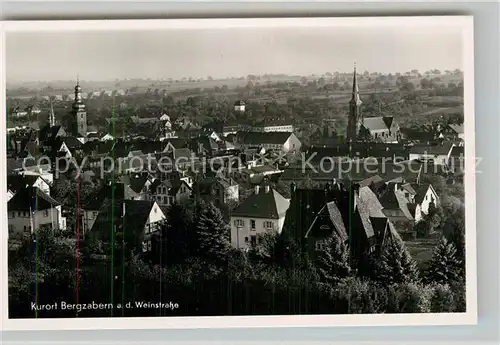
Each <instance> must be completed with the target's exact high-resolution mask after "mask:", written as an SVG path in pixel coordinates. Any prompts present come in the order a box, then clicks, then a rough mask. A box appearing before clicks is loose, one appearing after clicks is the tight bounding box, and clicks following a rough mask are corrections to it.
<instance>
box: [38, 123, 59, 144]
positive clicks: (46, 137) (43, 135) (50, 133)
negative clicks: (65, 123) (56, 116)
mask: <svg viewBox="0 0 500 345" xmlns="http://www.w3.org/2000/svg"><path fill="white" fill-rule="evenodd" d="M59 131H61V134H63V135H64V134H65V131H64V129H63V128H62V126H60V125H57V126H53V127H51V126H50V125H46V126H44V127H43V128H42V129H41V130H40V140H42V141H52V140H54V139H55V138H56V136H57V133H59Z"/></svg>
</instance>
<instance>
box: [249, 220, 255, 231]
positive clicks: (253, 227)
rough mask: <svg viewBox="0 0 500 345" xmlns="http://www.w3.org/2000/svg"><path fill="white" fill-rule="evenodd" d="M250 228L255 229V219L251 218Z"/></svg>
mask: <svg viewBox="0 0 500 345" xmlns="http://www.w3.org/2000/svg"><path fill="white" fill-rule="evenodd" d="M250 229H252V230H255V220H254V219H251V220H250Z"/></svg>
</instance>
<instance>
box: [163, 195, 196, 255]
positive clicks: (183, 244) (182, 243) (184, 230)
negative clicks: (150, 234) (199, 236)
mask: <svg viewBox="0 0 500 345" xmlns="http://www.w3.org/2000/svg"><path fill="white" fill-rule="evenodd" d="M165 230H166V234H164V236H163V238H165V239H166V240H165V242H166V243H165V244H166V246H164V249H165V250H164V252H166V258H167V260H168V262H169V263H181V262H184V260H186V259H187V258H188V257H190V256H191V253H192V250H193V245H194V243H193V242H194V236H195V235H196V234H195V233H194V231H193V226H192V219H191V217H190V214H188V212H187V210H186V208H185V207H183V206H182V205H179V204H177V203H174V204H173V205H171V206H170V207H169V209H168V211H167V226H166V227H165Z"/></svg>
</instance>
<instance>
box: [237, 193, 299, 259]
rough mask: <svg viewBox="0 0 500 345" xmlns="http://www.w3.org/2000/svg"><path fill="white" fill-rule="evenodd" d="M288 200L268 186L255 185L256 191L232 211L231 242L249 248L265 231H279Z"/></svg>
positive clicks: (257, 241)
mask: <svg viewBox="0 0 500 345" xmlns="http://www.w3.org/2000/svg"><path fill="white" fill-rule="evenodd" d="M289 206H290V200H288V199H285V198H284V197H283V196H282V195H281V194H279V193H278V192H277V191H276V190H274V189H272V188H270V187H269V186H264V187H260V186H256V187H255V193H254V194H252V195H251V196H249V197H248V198H247V199H245V201H243V203H241V204H240V205H239V206H238V207H237V208H236V209H235V210H234V211H233V212H232V214H231V245H232V246H233V247H234V248H237V249H248V248H250V247H252V246H256V245H257V244H259V243H260V240H261V238H262V236H263V235H264V234H266V233H281V230H282V229H283V223H284V222H285V215H286V211H287V210H288V207H289Z"/></svg>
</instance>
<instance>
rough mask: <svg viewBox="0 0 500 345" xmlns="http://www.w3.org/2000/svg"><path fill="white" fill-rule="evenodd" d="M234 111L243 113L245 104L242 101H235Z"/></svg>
mask: <svg viewBox="0 0 500 345" xmlns="http://www.w3.org/2000/svg"><path fill="white" fill-rule="evenodd" d="M234 111H237V112H244V111H245V102H244V101H236V102H235V103H234Z"/></svg>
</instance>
